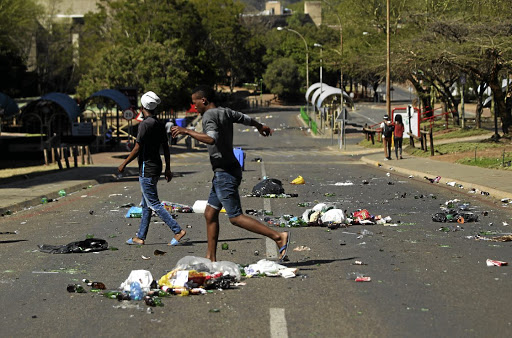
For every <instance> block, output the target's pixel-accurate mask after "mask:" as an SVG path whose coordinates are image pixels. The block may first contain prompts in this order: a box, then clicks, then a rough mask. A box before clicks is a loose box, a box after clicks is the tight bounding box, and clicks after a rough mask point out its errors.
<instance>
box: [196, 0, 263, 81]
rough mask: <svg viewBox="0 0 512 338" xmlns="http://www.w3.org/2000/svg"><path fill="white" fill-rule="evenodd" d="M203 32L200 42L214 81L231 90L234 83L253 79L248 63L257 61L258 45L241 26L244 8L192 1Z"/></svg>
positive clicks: (222, 0)
mask: <svg viewBox="0 0 512 338" xmlns="http://www.w3.org/2000/svg"><path fill="white" fill-rule="evenodd" d="M191 2H192V3H194V4H195V7H196V10H197V13H198V16H199V17H200V18H201V23H202V25H203V27H204V29H205V30H206V34H205V35H204V36H203V37H202V39H201V42H202V45H203V47H204V48H205V50H206V53H207V56H208V62H209V63H210V64H211V65H212V66H213V69H214V70H215V75H216V78H217V82H220V83H226V84H228V85H229V87H230V89H231V91H232V90H233V87H234V86H235V84H237V83H239V82H240V80H242V79H244V78H247V77H248V76H247V75H249V79H250V80H252V78H251V74H250V70H251V67H250V65H251V63H253V62H257V61H256V58H255V57H254V56H257V55H258V53H257V52H258V50H259V47H260V45H259V44H258V43H257V42H258V40H256V39H251V34H250V31H249V30H248V29H247V28H246V27H245V26H244V25H242V21H241V18H240V16H241V14H242V13H243V10H244V6H243V5H242V3H240V2H235V1H232V0H207V1H205V0H191Z"/></svg>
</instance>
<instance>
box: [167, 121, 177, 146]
mask: <svg viewBox="0 0 512 338" xmlns="http://www.w3.org/2000/svg"><path fill="white" fill-rule="evenodd" d="M175 125H176V120H175V119H169V120H168V121H167V122H166V123H165V132H166V133H167V137H168V139H169V144H170V145H173V144H176V143H177V142H176V139H174V138H173V137H172V132H171V128H172V127H174V126H175Z"/></svg>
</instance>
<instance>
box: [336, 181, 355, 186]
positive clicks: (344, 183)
mask: <svg viewBox="0 0 512 338" xmlns="http://www.w3.org/2000/svg"><path fill="white" fill-rule="evenodd" d="M334 185H335V186H338V187H346V186H349V185H354V183H352V182H350V181H346V182H336V183H334Z"/></svg>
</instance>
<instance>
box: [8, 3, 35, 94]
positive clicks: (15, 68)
mask: <svg viewBox="0 0 512 338" xmlns="http://www.w3.org/2000/svg"><path fill="white" fill-rule="evenodd" d="M40 13H41V8H40V7H39V6H38V5H36V3H35V1H33V0H1V1H0V74H2V76H0V92H3V93H6V94H8V95H10V96H17V95H19V94H20V93H21V90H22V88H23V87H24V86H26V85H27V83H26V81H27V79H26V68H27V67H26V64H27V62H28V55H29V51H30V47H31V46H32V45H33V44H32V39H33V37H34V36H35V33H36V30H37V21H36V20H35V18H37V17H38V16H39V15H40Z"/></svg>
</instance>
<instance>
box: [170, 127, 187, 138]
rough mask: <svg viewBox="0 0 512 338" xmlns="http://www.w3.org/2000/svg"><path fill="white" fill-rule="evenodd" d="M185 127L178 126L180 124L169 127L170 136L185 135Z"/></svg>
mask: <svg viewBox="0 0 512 338" xmlns="http://www.w3.org/2000/svg"><path fill="white" fill-rule="evenodd" d="M187 130H188V129H186V128H183V127H180V126H173V127H172V128H171V135H172V137H173V138H174V137H177V136H178V135H186V134H187Z"/></svg>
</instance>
